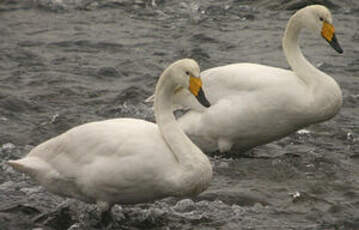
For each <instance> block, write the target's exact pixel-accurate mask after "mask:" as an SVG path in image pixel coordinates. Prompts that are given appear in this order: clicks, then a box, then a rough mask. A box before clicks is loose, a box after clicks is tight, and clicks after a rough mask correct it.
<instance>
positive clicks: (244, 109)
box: [174, 5, 343, 152]
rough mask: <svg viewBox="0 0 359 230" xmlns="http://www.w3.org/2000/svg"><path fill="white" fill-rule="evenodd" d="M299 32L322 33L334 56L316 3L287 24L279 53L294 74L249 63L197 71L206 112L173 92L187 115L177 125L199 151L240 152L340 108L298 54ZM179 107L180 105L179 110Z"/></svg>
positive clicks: (327, 24) (328, 23)
mask: <svg viewBox="0 0 359 230" xmlns="http://www.w3.org/2000/svg"><path fill="white" fill-rule="evenodd" d="M302 28H306V29H309V30H310V31H312V32H314V33H315V34H318V35H319V34H321V35H322V37H323V38H324V39H326V40H327V41H328V42H329V44H330V45H331V46H332V47H333V48H334V49H335V50H336V51H338V52H339V53H342V52H343V50H342V49H341V48H340V46H339V43H338V41H337V39H336V36H335V34H334V27H333V25H332V16H331V13H330V12H329V10H328V9H327V8H325V7H324V6H320V5H313V6H308V7H305V8H303V9H301V10H299V11H297V12H296V13H295V14H294V15H293V16H292V17H291V18H290V20H289V22H288V25H287V27H286V30H285V33H284V38H283V50H284V53H285V56H286V58H287V60H288V63H289V65H290V66H291V68H292V70H293V71H289V70H285V69H281V68H276V67H271V66H264V65H258V64H251V63H240V64H232V65H226V66H221V67H217V68H212V69H209V70H206V71H204V72H202V73H201V77H202V80H203V90H204V91H205V93H206V94H207V95H208V99H209V101H210V103H211V107H210V108H208V109H205V108H203V107H201V106H200V105H199V104H198V103H197V102H196V101H195V100H192V99H191V98H189V97H187V93H186V92H185V90H178V91H177V93H176V96H175V98H174V100H175V101H174V102H175V103H176V104H177V108H178V107H182V108H189V109H190V111H189V112H187V113H186V114H185V115H184V116H182V117H181V118H179V119H178V122H179V123H180V126H181V127H182V129H183V130H184V131H185V133H186V134H187V135H188V136H189V137H190V138H191V140H192V141H193V142H194V143H195V144H197V145H198V146H199V147H200V148H201V149H202V150H203V151H205V152H211V151H215V150H220V151H221V152H225V151H228V150H230V149H231V148H232V149H233V150H237V151H245V150H248V149H250V148H252V147H255V146H258V145H262V144H265V143H268V142H271V141H273V140H276V139H279V138H281V137H284V136H286V135H288V134H290V133H292V132H294V131H296V130H298V129H301V128H303V127H305V126H307V125H309V124H312V123H317V122H321V121H325V120H328V119H330V118H331V117H333V116H334V115H335V114H336V113H337V112H338V110H339V109H340V107H341V104H342V94H341V90H340V88H339V86H338V84H337V83H336V82H335V80H334V79H332V78H331V77H330V76H328V75H327V74H325V73H323V72H321V71H320V70H318V69H317V68H315V67H314V66H313V65H311V64H310V63H309V62H308V61H307V60H306V59H305V58H304V56H303V54H302V52H301V50H300V48H299V44H298V36H299V33H300V31H301V29H302ZM178 105H179V106H178Z"/></svg>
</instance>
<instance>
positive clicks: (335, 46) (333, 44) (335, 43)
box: [329, 34, 344, 54]
mask: <svg viewBox="0 0 359 230" xmlns="http://www.w3.org/2000/svg"><path fill="white" fill-rule="evenodd" d="M329 45H330V46H331V47H333V49H335V51H337V52H338V53H340V54H342V53H343V52H344V51H343V49H342V47H340V45H339V42H338V39H337V37H336V36H335V34H334V35H333V38H332V40H331V41H330V42H329Z"/></svg>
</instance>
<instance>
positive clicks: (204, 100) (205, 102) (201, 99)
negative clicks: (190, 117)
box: [196, 88, 211, 108]
mask: <svg viewBox="0 0 359 230" xmlns="http://www.w3.org/2000/svg"><path fill="white" fill-rule="evenodd" d="M196 98H197V100H198V101H199V103H201V105H203V106H204V107H206V108H208V107H210V106H211V103H209V101H208V100H207V98H206V96H205V95H204V92H203V90H202V88H201V89H200V90H199V92H198V95H197V96H196Z"/></svg>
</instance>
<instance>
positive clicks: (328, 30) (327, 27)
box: [322, 22, 335, 42]
mask: <svg viewBox="0 0 359 230" xmlns="http://www.w3.org/2000/svg"><path fill="white" fill-rule="evenodd" d="M334 32H335V29H334V26H333V25H332V24H330V23H328V22H323V27H322V36H323V38H325V39H326V40H327V41H328V42H331V41H332V39H333V36H334Z"/></svg>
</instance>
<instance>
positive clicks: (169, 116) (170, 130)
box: [155, 70, 212, 189]
mask: <svg viewBox="0 0 359 230" xmlns="http://www.w3.org/2000/svg"><path fill="white" fill-rule="evenodd" d="M173 72H174V71H173ZM171 74H172V73H171V70H169V71H165V72H164V73H163V74H162V75H161V77H160V79H159V82H158V83H157V86H156V92H155V116H156V122H157V124H158V127H159V129H160V132H161V135H162V137H163V138H164V140H165V142H166V143H167V145H168V147H169V149H170V150H171V151H172V153H173V155H174V157H175V158H176V160H177V161H178V163H179V165H180V166H181V167H182V170H181V171H182V172H184V173H183V174H182V179H183V180H184V181H187V182H188V183H200V184H201V185H202V186H200V187H201V188H202V187H203V189H204V188H205V187H206V186H207V185H208V183H209V182H210V181H211V178H212V167H211V164H210V162H209V160H208V158H207V156H206V155H205V154H204V153H203V152H202V151H201V150H200V149H199V148H198V147H197V146H196V145H195V144H193V143H192V141H191V140H190V139H189V138H188V137H187V136H186V134H185V133H184V132H183V131H182V129H181V128H180V127H179V125H178V123H177V121H176V119H175V116H174V114H173V110H172V101H173V97H174V92H175V89H176V87H177V85H176V84H175V83H174V82H173V80H172V78H171V76H168V75H171ZM191 181H192V182H191Z"/></svg>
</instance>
